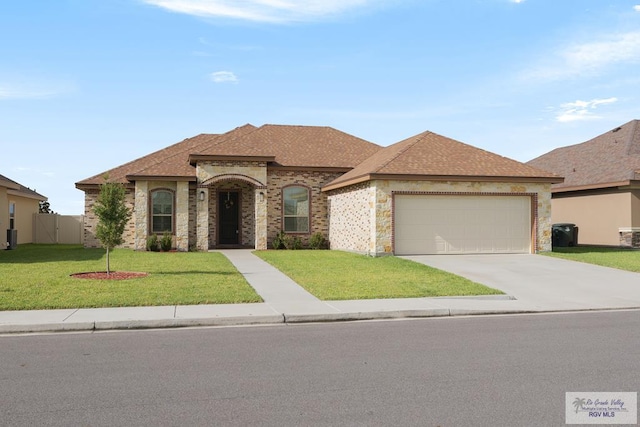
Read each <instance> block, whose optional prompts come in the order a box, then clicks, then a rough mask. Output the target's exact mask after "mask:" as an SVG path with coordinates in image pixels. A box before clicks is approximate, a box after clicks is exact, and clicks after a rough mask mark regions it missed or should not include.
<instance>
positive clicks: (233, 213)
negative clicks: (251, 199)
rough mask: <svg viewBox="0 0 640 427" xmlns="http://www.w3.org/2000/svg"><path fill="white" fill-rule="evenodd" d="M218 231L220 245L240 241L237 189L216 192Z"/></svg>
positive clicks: (233, 243) (234, 243)
mask: <svg viewBox="0 0 640 427" xmlns="http://www.w3.org/2000/svg"><path fill="white" fill-rule="evenodd" d="M218 232H219V233H220V239H219V243H220V244H221V245H237V244H239V243H240V207H239V196H238V192H237V191H220V192H219V193H218Z"/></svg>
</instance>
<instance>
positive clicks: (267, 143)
mask: <svg viewBox="0 0 640 427" xmlns="http://www.w3.org/2000/svg"><path fill="white" fill-rule="evenodd" d="M105 175H108V177H109V180H110V181H114V182H120V183H122V184H124V185H125V187H126V190H127V203H128V205H129V206H130V208H131V209H132V210H133V216H132V219H131V221H130V223H129V224H128V227H127V229H126V231H125V241H126V243H125V245H124V246H127V247H130V248H134V249H137V250H144V249H145V247H146V241H147V238H148V237H149V236H150V235H151V234H154V233H158V234H162V233H164V232H168V233H171V234H172V236H173V238H174V245H175V247H176V248H177V249H178V250H182V251H185V250H189V249H198V250H209V249H211V248H223V247H250V248H256V249H267V248H269V247H270V245H271V243H272V241H273V239H274V237H275V236H276V235H277V234H278V233H279V232H281V231H282V232H285V233H287V234H291V235H294V236H297V237H299V238H300V239H301V240H302V241H303V242H304V243H306V242H308V240H309V238H310V236H311V235H313V234H314V233H322V234H323V235H325V236H326V237H328V239H329V241H330V245H331V248H332V249H341V250H347V251H353V252H359V253H365V254H370V255H385V254H417V253H503V252H518V253H521V252H522V253H530V252H536V251H539V250H549V249H550V247H551V237H550V236H551V234H550V233H551V230H550V206H551V204H550V200H551V192H550V190H551V185H552V184H553V183H557V182H561V181H562V178H559V177H558V176H556V175H555V174H552V173H549V172H545V171H542V170H539V169H536V168H534V167H531V166H528V165H525V164H523V163H519V162H516V161H514V160H511V159H507V158H504V157H501V156H498V155H496V154H492V153H489V152H487V151H484V150H480V149H478V148H475V147H472V146H469V145H466V144H463V143H461V142H457V141H454V140H452V139H449V138H446V137H443V136H440V135H437V134H435V133H432V132H424V133H422V134H420V135H416V136H414V137H412V138H409V139H406V140H404V141H401V142H399V143H397V144H394V145H391V146H388V147H381V146H379V145H376V144H373V143H371V142H368V141H365V140H363V139H360V138H357V137H355V136H352V135H349V134H346V133H344V132H340V131H338V130H336V129H333V128H330V127H317V126H285V125H264V126H261V127H255V126H252V125H249V124H248V125H245V126H242V127H239V128H236V129H233V130H231V131H229V132H227V133H225V134H215V135H210V134H202V135H198V136H196V137H193V138H189V139H186V140H184V141H182V142H180V143H177V144H175V145H172V146H170V147H167V148H165V149H163V150H160V151H157V152H154V153H151V154H149V155H147V156H145V157H142V158H139V159H137V160H134V161H132V162H129V163H127V164H124V165H121V166H119V167H116V168H114V169H111V170H109V171H107V172H106V173H101V174H98V175H95V176H93V177H91V178H88V179H85V180H83V181H80V182H78V183H76V187H77V188H78V189H80V190H82V191H84V192H85V245H86V246H89V247H96V246H98V245H99V242H98V241H97V240H96V238H95V227H96V218H95V214H94V213H93V205H94V203H95V201H96V198H97V196H98V193H99V186H100V184H102V183H103V182H105V181H104V176H105Z"/></svg>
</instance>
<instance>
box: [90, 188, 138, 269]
mask: <svg viewBox="0 0 640 427" xmlns="http://www.w3.org/2000/svg"><path fill="white" fill-rule="evenodd" d="M105 180H106V182H105V183H104V184H102V185H101V186H100V194H99V195H98V200H97V201H96V204H95V205H94V207H93V211H94V212H95V214H96V216H97V217H98V225H97V227H96V237H97V238H98V239H99V240H100V242H101V243H102V246H103V247H104V248H105V249H106V250H107V274H110V273H111V270H110V266H109V251H110V250H111V249H113V248H115V247H116V246H118V245H120V244H122V242H123V241H124V240H123V238H122V234H123V233H124V227H125V226H126V225H127V221H129V218H131V211H130V210H129V209H128V208H127V207H126V205H125V190H124V186H123V185H122V184H118V183H115V182H109V181H108V179H107V178H105Z"/></svg>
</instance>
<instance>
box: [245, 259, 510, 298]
mask: <svg viewBox="0 0 640 427" xmlns="http://www.w3.org/2000/svg"><path fill="white" fill-rule="evenodd" d="M255 254H256V255H258V256H259V257H260V258H262V259H263V260H265V261H267V262H268V263H270V264H272V265H273V266H275V267H277V268H278V269H279V270H280V271H282V272H283V273H285V274H286V275H288V276H289V277H291V278H292V279H293V280H294V281H295V282H297V283H298V284H299V285H300V286H302V287H303V288H305V289H306V290H307V291H308V292H310V293H312V294H313V295H315V296H316V297H318V298H320V299H322V300H349V299H372V298H416V297H439V296H465V295H494V294H502V292H500V291H498V290H496V289H491V288H488V287H486V286H483V285H480V284H478V283H474V282H472V281H470V280H467V279H465V278H463V277H460V276H456V275H454V274H451V273H447V272H444V271H441V270H437V269H435V268H431V267H429V266H426V265H423V264H419V263H416V262H413V261H409V260H405V259H402V258H396V257H392V256H389V257H377V258H373V257H369V256H364V255H358V254H353V253H348V252H341V251H314V250H301V251H256V252H255Z"/></svg>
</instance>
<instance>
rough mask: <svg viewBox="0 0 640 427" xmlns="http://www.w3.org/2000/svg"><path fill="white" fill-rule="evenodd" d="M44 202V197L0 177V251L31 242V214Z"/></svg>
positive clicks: (4, 177) (37, 210)
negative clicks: (0, 235)
mask: <svg viewBox="0 0 640 427" xmlns="http://www.w3.org/2000/svg"><path fill="white" fill-rule="evenodd" d="M46 200H47V198H46V197H45V196H43V195H41V194H38V193H36V192H35V191H33V190H31V189H29V188H27V187H25V186H23V185H21V184H19V183H17V182H15V181H13V180H11V179H9V178H7V177H6V176H4V175H0V230H2V233H3V234H2V237H1V238H0V249H7V248H8V247H13V246H14V245H17V244H22V243H32V242H33V214H35V213H38V212H39V210H40V202H41V201H46ZM5 230H6V233H7V234H6V235H5V234H4V233H5ZM5 237H6V239H5Z"/></svg>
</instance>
